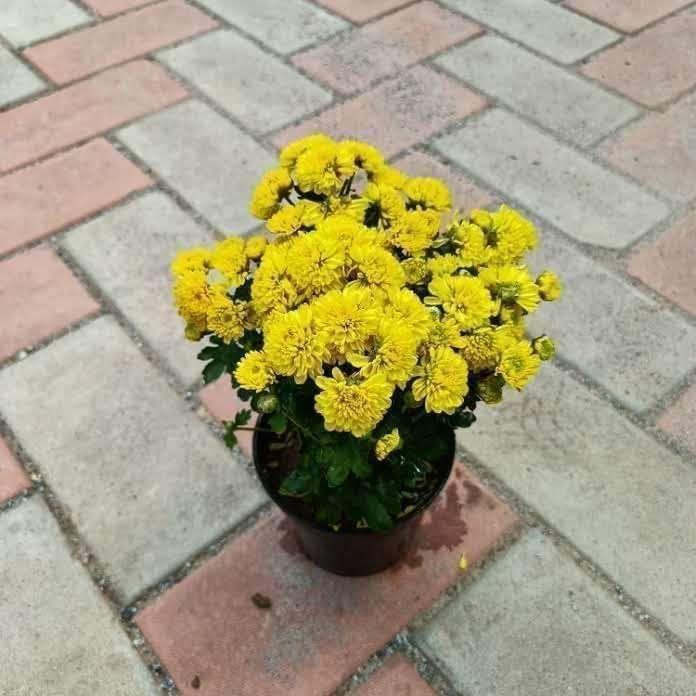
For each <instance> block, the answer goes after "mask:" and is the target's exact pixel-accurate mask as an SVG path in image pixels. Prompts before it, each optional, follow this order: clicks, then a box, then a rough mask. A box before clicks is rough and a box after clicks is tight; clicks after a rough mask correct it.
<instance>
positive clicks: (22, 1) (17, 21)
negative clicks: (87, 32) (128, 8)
mask: <svg viewBox="0 0 696 696" xmlns="http://www.w3.org/2000/svg"><path fill="white" fill-rule="evenodd" d="M89 19H90V17H89V15H88V14H87V13H86V12H85V11H84V10H81V9H80V8H79V7H78V6H77V5H75V4H74V3H72V2H70V0H2V3H0V34H2V35H3V36H4V37H5V38H6V39H7V40H8V41H9V42H10V43H11V44H14V45H15V46H23V45H25V44H28V43H31V42H33V41H40V40H41V39H45V38H46V37H48V36H51V35H53V34H58V33H60V32H62V31H66V30H68V29H72V28H74V27H77V26H79V25H80V24H84V23H85V22H87V21H89ZM0 132H2V130H1V129H0Z"/></svg>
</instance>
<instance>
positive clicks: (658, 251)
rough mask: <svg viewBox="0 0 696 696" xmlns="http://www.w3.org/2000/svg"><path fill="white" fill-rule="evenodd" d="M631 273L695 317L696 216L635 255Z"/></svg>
mask: <svg viewBox="0 0 696 696" xmlns="http://www.w3.org/2000/svg"><path fill="white" fill-rule="evenodd" d="M628 272H629V273H630V274H631V275H634V276H636V277H637V278H640V279H641V280H642V281H643V282H644V283H646V284H647V285H650V286H651V287H653V288H655V290H657V291H658V292H660V293H662V294H663V295H665V296H666V297H669V299H670V300H672V302H675V303H676V304H678V305H680V306H681V307H683V308H684V309H685V310H686V311H687V312H691V313H692V314H694V315H696V212H692V213H691V214H690V215H688V216H687V217H685V218H683V219H682V220H680V221H679V222H677V224H676V225H674V227H672V228H671V229H670V230H668V231H667V232H665V233H664V234H663V235H662V236H661V237H660V238H659V239H658V240H657V242H655V243H654V244H652V245H651V246H649V247H646V248H645V249H641V251H639V252H638V253H637V254H635V255H634V256H633V257H632V258H631V260H630V262H629V264H628Z"/></svg>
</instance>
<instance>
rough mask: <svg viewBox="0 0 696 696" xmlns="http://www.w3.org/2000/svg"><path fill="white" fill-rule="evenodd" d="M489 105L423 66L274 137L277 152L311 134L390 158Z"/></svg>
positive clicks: (465, 89) (472, 93) (414, 68)
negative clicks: (362, 143)
mask: <svg viewBox="0 0 696 696" xmlns="http://www.w3.org/2000/svg"><path fill="white" fill-rule="evenodd" d="M486 104H487V101H486V100H485V99H484V98H483V97H480V96H479V95H478V94H475V93H474V92H472V91H471V90H469V89H467V88H466V87H462V86H461V85H459V84H457V83H456V82H454V81H453V80H450V79H449V78H447V77H445V76H444V75H441V74H439V73H436V72H435V71H434V70H430V69H429V68H425V67H423V66H422V65H417V66H416V67H413V68H410V69H409V70H407V71H406V72H405V73H403V75H400V76H399V77H396V78H394V79H391V80H387V81H386V82H383V83H381V84H380V85H378V86H377V87H375V88H374V89H372V90H370V91H368V92H364V93H363V94H361V95H360V96H357V97H355V98H354V99H351V100H349V101H347V102H345V103H343V104H339V105H337V106H335V107H333V108H331V109H328V110H327V111H324V112H323V113H322V114H319V116H316V117H315V118H312V119H309V120H307V121H304V122H303V123H301V124H300V125H299V126H295V127H292V128H288V129H286V130H284V131H281V132H280V133H278V134H277V135H276V136H275V137H274V138H273V142H274V143H275V144H276V145H278V146H279V147H281V146H283V145H285V144H287V143H289V142H291V141H292V140H295V139H296V138H299V137H301V136H303V135H307V134H309V133H314V132H317V131H324V132H326V133H329V135H332V136H334V137H337V138H342V137H355V138H359V139H361V140H367V141H368V142H371V143H374V144H375V145H376V146H377V147H379V148H381V149H382V151H383V152H384V154H385V155H386V156H387V157H391V156H393V155H395V154H397V153H398V152H401V151H402V150H405V149H407V148H409V147H411V146H412V145H415V144H416V143H418V142H420V141H422V140H425V139H426V138H428V137H430V136H431V135H433V134H435V133H437V132H438V131H440V130H442V129H443V128H445V127H446V126H448V125H450V124H451V123H454V122H456V121H459V120H461V119H463V118H465V117H466V116H469V115H470V114H472V113H474V112H476V111H480V110H481V109H483V108H484V107H485V106H486Z"/></svg>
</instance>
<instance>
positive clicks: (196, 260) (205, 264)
mask: <svg viewBox="0 0 696 696" xmlns="http://www.w3.org/2000/svg"><path fill="white" fill-rule="evenodd" d="M209 268H210V250H209V249H203V248H201V247H196V248H194V249H184V250H183V251H180V252H179V253H178V254H177V255H176V256H175V257H174V260H173V261H172V265H171V271H172V275H173V276H174V277H177V276H180V275H183V274H184V273H187V272H189V271H206V270H208V269H209Z"/></svg>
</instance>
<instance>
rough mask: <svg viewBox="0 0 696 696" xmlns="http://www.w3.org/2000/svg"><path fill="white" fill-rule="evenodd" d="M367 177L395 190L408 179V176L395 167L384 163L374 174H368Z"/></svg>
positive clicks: (402, 185) (401, 186) (398, 189)
mask: <svg viewBox="0 0 696 696" xmlns="http://www.w3.org/2000/svg"><path fill="white" fill-rule="evenodd" d="M368 178H369V179H370V180H371V181H373V182H374V183H375V184H380V185H381V184H383V185H384V186H390V187H391V188H393V189H396V190H397V191H400V190H401V189H403V187H404V186H405V185H406V182H407V181H408V177H407V176H406V175H405V174H404V173H403V172H401V171H399V170H398V169H396V167H390V166H389V165H387V164H385V165H384V166H383V167H380V168H379V169H378V170H377V171H376V172H375V174H374V176H371V177H370V176H368Z"/></svg>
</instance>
